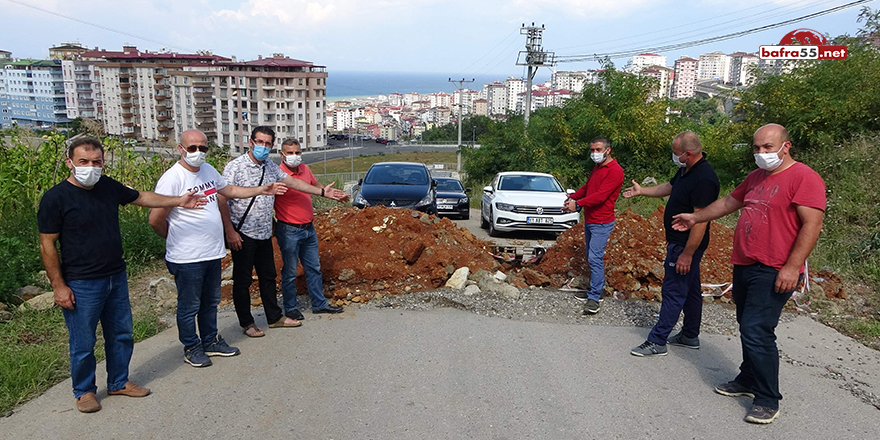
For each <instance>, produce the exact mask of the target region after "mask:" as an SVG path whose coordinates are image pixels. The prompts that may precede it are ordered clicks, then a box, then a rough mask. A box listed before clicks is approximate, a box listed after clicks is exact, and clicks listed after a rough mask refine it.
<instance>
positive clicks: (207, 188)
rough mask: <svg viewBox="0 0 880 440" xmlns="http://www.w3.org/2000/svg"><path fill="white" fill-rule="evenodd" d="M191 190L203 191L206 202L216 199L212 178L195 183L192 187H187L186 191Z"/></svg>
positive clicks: (215, 189)
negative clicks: (198, 183)
mask: <svg viewBox="0 0 880 440" xmlns="http://www.w3.org/2000/svg"><path fill="white" fill-rule="evenodd" d="M192 190H197V191H201V192H203V194H204V195H205V198H206V199H208V203H210V202H216V201H217V188H216V186H215V185H214V181H213V180H209V181H207V182H205V183H202V184H200V185H196V186H194V187H192V188H187V190H186V192H190V191H192Z"/></svg>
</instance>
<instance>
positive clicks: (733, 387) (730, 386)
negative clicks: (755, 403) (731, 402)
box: [715, 381, 755, 399]
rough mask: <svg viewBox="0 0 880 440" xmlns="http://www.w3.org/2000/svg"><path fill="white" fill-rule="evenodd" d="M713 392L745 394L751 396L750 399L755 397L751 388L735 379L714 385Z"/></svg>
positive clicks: (732, 395)
mask: <svg viewBox="0 0 880 440" xmlns="http://www.w3.org/2000/svg"><path fill="white" fill-rule="evenodd" d="M715 392H716V393H718V394H721V395H722V396H730V397H739V396H746V397H751V398H752V399H754V398H755V395H754V394H753V393H752V391H751V390H749V389H748V388H746V387H745V386H743V385H740V384H739V383H738V382H735V381H730V382H727V383H723V384H721V385H715Z"/></svg>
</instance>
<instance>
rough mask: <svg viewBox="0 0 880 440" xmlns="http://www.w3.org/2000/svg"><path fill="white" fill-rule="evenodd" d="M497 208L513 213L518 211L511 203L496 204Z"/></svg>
mask: <svg viewBox="0 0 880 440" xmlns="http://www.w3.org/2000/svg"><path fill="white" fill-rule="evenodd" d="M495 207H496V208H498V210H499V211H513V210H514V209H516V206H514V205H511V204H510V203H496V204H495Z"/></svg>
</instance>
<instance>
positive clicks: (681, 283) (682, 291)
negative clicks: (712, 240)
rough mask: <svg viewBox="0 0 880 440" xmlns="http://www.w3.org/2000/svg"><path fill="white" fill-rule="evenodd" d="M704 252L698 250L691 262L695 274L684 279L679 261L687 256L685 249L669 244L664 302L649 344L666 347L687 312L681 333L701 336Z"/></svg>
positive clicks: (686, 275)
mask: <svg viewBox="0 0 880 440" xmlns="http://www.w3.org/2000/svg"><path fill="white" fill-rule="evenodd" d="M703 251H704V250H701V249H698V250H697V251H696V252H694V256H693V259H691V270H690V271H688V273H687V274H685V275H681V274H679V273H678V272H677V271H676V270H675V263H676V262H677V261H678V257H679V256H681V253H682V252H684V245H681V244H675V243H669V244H667V245H666V259H665V260H664V261H663V267H664V268H666V273H665V274H664V276H663V302H662V303H661V304H660V319H658V320H657V323H656V324H654V328H652V329H651V333H649V334H648V341H651V342H653V343H655V344H658V345H666V339H667V338H668V337H669V333H670V332H671V331H672V328H673V327H675V324H676V323H677V322H678V317H679V316H680V315H681V312H682V311H684V323H683V325H682V327H681V333H682V334H683V335H685V336H686V337H688V338H696V337H697V336H699V335H700V322H701V321H702V318H703V292H702V289H701V288H700V260H702V259H703Z"/></svg>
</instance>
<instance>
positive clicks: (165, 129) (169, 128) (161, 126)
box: [156, 125, 172, 131]
mask: <svg viewBox="0 0 880 440" xmlns="http://www.w3.org/2000/svg"><path fill="white" fill-rule="evenodd" d="M156 129H158V130H159V131H171V130H172V128H171V127H166V126H164V125H160V126H158V127H156Z"/></svg>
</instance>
